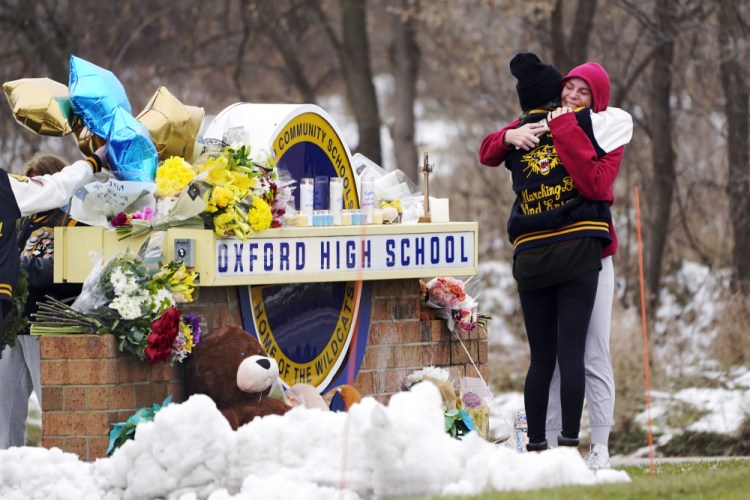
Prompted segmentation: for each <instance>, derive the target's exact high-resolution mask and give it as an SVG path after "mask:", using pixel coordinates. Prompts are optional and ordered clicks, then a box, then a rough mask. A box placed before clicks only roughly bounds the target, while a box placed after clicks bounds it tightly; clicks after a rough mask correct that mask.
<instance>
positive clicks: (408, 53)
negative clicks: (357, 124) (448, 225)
mask: <svg viewBox="0 0 750 500" xmlns="http://www.w3.org/2000/svg"><path fill="white" fill-rule="evenodd" d="M399 3H400V5H399V7H398V8H396V9H395V10H394V12H393V13H392V17H393V20H392V24H393V43H392V44H391V47H390V51H389V53H390V59H391V65H392V67H393V78H394V80H395V91H394V96H393V97H394V99H393V100H394V110H395V113H394V120H393V126H392V127H391V135H392V136H393V145H394V149H395V155H396V167H397V168H399V169H400V170H402V171H403V172H404V173H405V174H406V175H408V176H409V177H410V178H411V179H412V180H413V181H415V182H416V181H417V180H418V168H417V167H418V163H419V157H418V154H417V146H416V143H415V141H414V134H415V127H416V125H415V122H416V119H415V116H414V104H415V102H416V100H417V79H418V77H419V59H420V50H419V44H418V43H417V27H416V17H415V16H416V15H418V11H419V2H418V1H410V0H399Z"/></svg>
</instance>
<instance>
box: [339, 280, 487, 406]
mask: <svg viewBox="0 0 750 500" xmlns="http://www.w3.org/2000/svg"><path fill="white" fill-rule="evenodd" d="M421 304H422V298H421V292H420V288H419V280H417V279H407V280H384V281H374V282H373V291H372V306H371V307H372V310H371V316H370V318H371V321H370V337H369V339H368V342H367V348H366V350H365V357H364V360H363V361H362V366H361V367H360V371H359V374H358V375H357V379H356V381H355V383H354V386H355V387H356V388H357V389H358V390H359V391H360V392H361V393H362V394H363V395H365V394H366V395H368V396H373V397H375V398H376V399H378V400H379V401H381V402H383V403H387V402H388V399H389V397H390V395H391V394H394V393H396V392H399V391H400V390H401V388H402V385H403V381H404V379H405V378H406V376H407V375H409V374H410V373H411V372H413V371H415V370H419V369H421V368H424V367H425V366H430V365H432V366H439V367H442V368H446V369H448V371H449V372H450V374H451V378H452V379H454V380H457V379H459V378H460V377H478V376H479V375H478V374H477V369H478V370H479V372H480V373H481V376H482V378H484V379H485V380H487V373H488V372H487V333H486V332H485V331H484V330H480V329H477V330H475V331H473V332H461V334H460V340H459V337H457V336H456V335H455V334H454V333H452V332H451V331H450V330H449V329H448V327H447V325H446V322H445V321H444V320H442V319H436V318H435V317H434V315H433V314H432V312H433V310H431V309H430V308H426V307H425V308H423V307H422V306H421ZM462 343H463V345H464V346H465V348H466V350H464V347H462ZM466 351H468V353H469V355H471V359H469V356H468V355H467V353H466ZM472 359H473V360H474V365H476V368H474V365H473V364H472V361H471V360H472Z"/></svg>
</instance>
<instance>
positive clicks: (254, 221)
mask: <svg viewBox="0 0 750 500" xmlns="http://www.w3.org/2000/svg"><path fill="white" fill-rule="evenodd" d="M247 218H248V221H249V222H250V225H251V226H252V228H253V230H255V231H256V232H260V231H263V230H265V229H268V228H269V227H271V221H272V220H273V215H272V214H271V207H269V206H268V203H266V202H265V201H264V200H263V198H261V197H260V196H255V197H253V207H252V208H251V209H250V213H249V214H248V216H247Z"/></svg>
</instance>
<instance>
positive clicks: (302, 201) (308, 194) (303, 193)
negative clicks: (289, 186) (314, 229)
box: [299, 177, 314, 226]
mask: <svg viewBox="0 0 750 500" xmlns="http://www.w3.org/2000/svg"><path fill="white" fill-rule="evenodd" d="M313 189H314V184H313V179H312V178H310V177H304V178H302V179H300V182H299V211H300V212H301V213H303V214H305V215H307V222H308V225H309V226H311V225H312V224H313Z"/></svg>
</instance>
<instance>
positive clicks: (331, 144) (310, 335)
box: [216, 103, 371, 393]
mask: <svg viewBox="0 0 750 500" xmlns="http://www.w3.org/2000/svg"><path fill="white" fill-rule="evenodd" d="M239 106H246V107H247V108H246V111H247V115H246V116H248V117H249V121H250V122H252V121H253V119H252V117H253V116H255V115H254V113H256V112H263V110H264V109H268V108H264V107H263V106H270V105H251V104H245V103H243V104H240V105H235V109H234V111H232V112H233V113H234V115H235V116H237V115H240V114H241V112H242V111H243V110H242V109H237V108H238V107H239ZM253 106H254V107H253ZM288 108H289V107H288V106H287V109H288ZM228 110H229V108H228ZM225 111H227V110H225ZM230 111H231V110H230ZM222 113H223V112H222ZM221 118H222V117H221V114H220V115H219V116H217V118H216V120H220V119H221ZM227 118H230V117H227ZM226 121H227V122H228V125H227V126H229V125H231V123H229V122H230V121H231V120H229V119H227V120H226ZM235 121H238V123H236V124H235V126H236V125H245V123H244V122H245V120H235ZM258 122H263V123H269V122H271V120H268V119H263V120H260V119H258ZM273 123H274V124H275V127H274V129H273V130H271V131H268V132H267V133H268V135H270V137H267V141H266V143H265V144H264V145H263V147H266V148H267V150H268V151H269V152H270V153H271V154H272V155H273V156H274V157H275V158H276V161H277V165H278V167H279V169H282V170H286V171H288V172H289V173H290V174H291V175H292V177H293V178H294V179H296V180H297V181H298V184H297V186H296V187H295V192H294V195H295V199H296V200H299V195H298V194H299V193H298V185H299V180H300V179H302V178H305V177H311V178H315V177H317V176H325V177H341V178H342V179H343V184H344V193H343V194H344V207H345V208H359V197H358V195H357V188H356V186H355V182H354V172H353V170H352V166H351V154H350V153H349V150H348V148H347V146H346V145H345V144H344V143H343V141H342V140H341V138H340V136H339V133H338V130H337V128H336V127H335V125H333V122H332V120H331V119H330V118H329V117H328V115H327V114H326V113H325V111H323V110H322V109H321V108H319V107H317V106H313V105H302V106H295V107H294V110H293V111H291V112H289V113H288V114H286V116H284V117H282V118H280V119H278V120H276V121H273ZM249 125H250V126H249V127H248V128H249V129H250V130H251V131H253V132H255V133H256V134H258V133H259V132H258V130H257V127H256V128H255V129H254V128H253V127H252V125H253V123H250V124H249ZM264 132H265V131H264ZM257 137H258V136H257V135H256V136H255V138H256V139H257ZM251 139H252V137H251ZM297 208H298V207H297ZM239 292H240V297H239V298H240V307H241V314H242V322H243V328H244V329H245V330H247V331H248V332H251V333H252V334H253V335H255V336H256V337H257V338H258V339H259V340H260V342H261V344H263V346H264V348H265V349H266V351H267V352H268V354H269V355H270V356H272V357H273V358H274V359H276V361H277V362H278V363H279V376H280V378H281V380H282V382H283V384H284V385H285V386H292V385H294V384H296V383H300V382H301V383H307V384H310V385H313V386H314V387H316V388H317V389H318V391H319V392H321V393H322V392H326V391H327V390H330V389H332V388H334V387H336V386H339V385H343V384H349V383H353V382H354V377H356V374H357V371H358V370H359V366H360V365H361V363H362V359H363V358H364V352H365V347H366V346H367V338H368V333H369V326H370V304H371V300H370V297H371V284H370V282H369V281H349V282H320V283H288V284H281V285H254V286H245V287H239Z"/></svg>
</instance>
